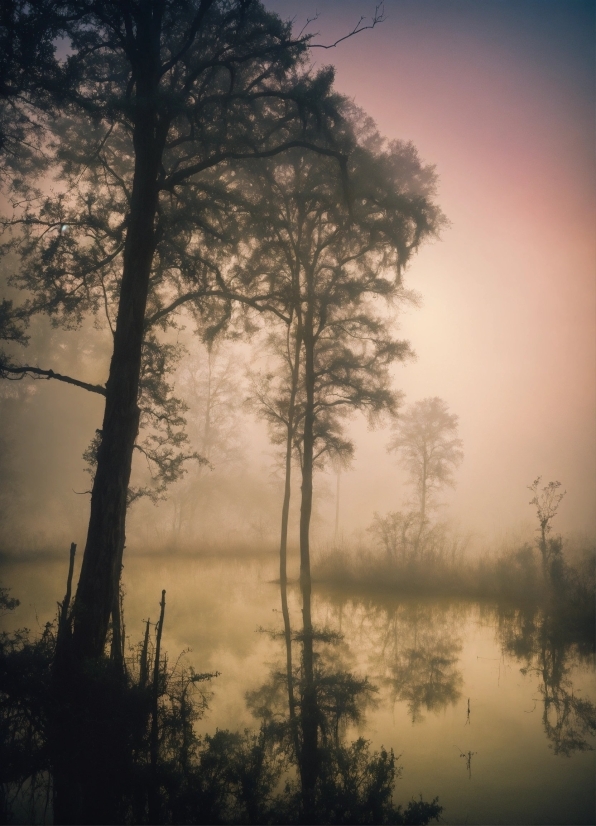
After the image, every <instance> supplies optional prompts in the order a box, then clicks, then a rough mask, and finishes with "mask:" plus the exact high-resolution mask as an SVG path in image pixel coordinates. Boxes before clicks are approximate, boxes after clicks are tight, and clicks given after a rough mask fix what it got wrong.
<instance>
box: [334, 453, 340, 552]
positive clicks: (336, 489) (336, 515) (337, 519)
mask: <svg viewBox="0 0 596 826" xmlns="http://www.w3.org/2000/svg"><path fill="white" fill-rule="evenodd" d="M340 478H341V467H338V469H337V484H336V487H335V533H334V535H333V544H334V545H335V547H337V539H338V537H339V480H340Z"/></svg>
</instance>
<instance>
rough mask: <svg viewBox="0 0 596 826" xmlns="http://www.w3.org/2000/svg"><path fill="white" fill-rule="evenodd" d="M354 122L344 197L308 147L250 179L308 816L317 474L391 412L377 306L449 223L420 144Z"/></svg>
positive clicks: (391, 355) (396, 292)
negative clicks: (297, 610) (347, 430)
mask: <svg viewBox="0 0 596 826" xmlns="http://www.w3.org/2000/svg"><path fill="white" fill-rule="evenodd" d="M344 105H345V108H346V110H347V109H348V106H347V104H344ZM354 121H355V119H354V118H353V117H352V118H349V117H346V118H345V121H344V122H343V124H341V127H342V128H343V133H342V132H341V131H340V130H339V129H338V130H337V132H339V136H338V143H339V144H340V145H343V146H345V145H349V146H350V144H351V146H350V150H351V151H350V155H349V157H350V162H349V179H350V199H349V201H348V202H347V201H346V198H345V197H344V193H343V192H342V190H341V186H340V184H339V182H338V179H337V176H336V175H334V174H333V168H332V167H331V165H330V164H329V162H328V161H327V160H326V159H324V158H318V157H311V156H307V155H305V154H304V153H300V152H294V153H292V155H290V156H288V159H287V163H283V162H282V163H278V164H276V165H275V166H269V165H265V166H264V167H262V168H261V169H260V170H259V171H258V173H257V174H256V175H255V178H256V180H255V181H254V183H253V187H254V188H255V189H256V190H257V193H258V194H256V195H255V203H256V213H257V214H258V215H259V224H260V226H262V227H265V228H266V232H265V237H264V238H262V239H261V243H260V244H259V247H258V253H257V255H258V260H257V263H256V264H255V266H257V267H258V268H260V271H265V272H267V274H268V277H269V278H270V279H271V281H272V283H274V284H275V285H277V286H276V292H277V293H278V294H280V295H281V296H284V297H285V299H286V301H287V305H286V306H287V310H286V313H287V315H286V323H287V325H288V328H287V345H286V347H285V348H278V349H281V351H282V353H283V358H282V361H283V364H284V366H285V372H284V377H283V379H282V380H281V381H280V380H275V379H274V388H275V393H274V394H273V397H272V394H271V393H270V392H261V399H262V403H263V408H264V412H265V415H266V417H267V418H268V419H269V421H270V422H271V423H272V424H273V425H274V426H277V427H279V428H280V429H281V432H282V433H283V431H284V428H285V434H286V451H287V452H286V484H285V496H284V505H283V512H282V536H281V554H280V558H281V570H280V573H281V577H280V579H281V582H282V610H283V613H284V622H285V623H286V627H287V619H286V615H287V605H285V604H284V602H283V590H284V586H285V544H286V534H287V508H288V505H289V494H290V482H289V478H290V469H291V455H290V454H291V450H292V449H295V450H296V451H297V453H298V455H299V458H300V465H301V471H302V485H301V505H300V586H301V591H302V612H303V627H304V645H303V656H302V665H303V673H304V688H303V692H302V697H301V720H302V750H303V755H306V759H305V761H304V765H303V767H301V773H302V786H303V793H304V797H303V807H304V811H305V813H306V816H307V818H308V817H309V816H310V815H311V814H312V810H313V806H314V796H315V787H316V783H317V778H318V771H319V745H318V719H317V698H316V691H315V681H314V671H315V661H314V652H313V645H312V641H313V634H314V631H313V623H312V617H311V574H310V522H311V515H312V505H313V472H314V470H315V467H316V465H317V463H318V464H321V463H322V462H323V461H324V459H325V458H326V457H328V456H329V455H330V454H331V455H335V456H337V455H343V456H344V457H345V456H349V455H351V452H352V450H353V445H352V444H351V442H350V441H349V440H347V439H346V438H345V435H344V433H343V428H342V423H343V420H344V419H345V417H346V416H347V415H349V414H350V413H351V412H352V411H354V410H362V411H365V412H366V413H368V415H369V417H370V418H372V419H374V418H375V417H376V416H378V415H379V414H380V413H382V412H383V411H385V410H388V411H395V409H396V405H397V401H398V396H399V394H397V393H396V392H394V391H393V390H392V389H391V386H390V375H389V369H388V368H389V366H390V365H391V364H392V363H393V362H394V361H396V360H402V359H404V358H405V357H406V356H407V355H408V354H409V352H410V350H409V346H408V344H407V343H406V342H403V341H397V340H395V339H394V338H393V336H392V331H391V329H390V323H389V320H388V318H387V317H386V315H385V316H384V315H383V313H382V312H381V309H380V307H379V306H378V304H379V301H380V300H381V301H389V302H391V301H398V300H399V299H403V298H405V297H406V293H405V291H404V288H403V285H402V271H403V268H404V266H405V264H406V263H407V262H408V260H409V258H410V256H411V255H412V253H413V252H414V251H415V250H416V249H417V247H418V246H419V244H420V243H421V242H422V241H423V240H424V239H425V238H426V237H427V236H429V235H431V234H432V233H435V232H436V231H437V229H438V227H439V226H440V224H441V220H442V215H441V213H440V211H439V210H438V208H437V207H436V206H435V205H434V204H433V202H432V197H433V195H434V186H435V177H434V172H433V170H432V169H431V168H428V167H424V166H423V165H422V164H421V162H420V160H419V158H418V156H417V153H416V151H415V150H414V148H413V147H412V146H411V145H410V144H401V143H399V142H395V143H392V144H390V145H388V146H387V145H385V144H384V143H383V141H382V140H381V139H380V138H379V136H378V135H377V133H376V130H374V129H373V128H372V124H370V122H368V123H366V122H365V129H364V130H362V131H364V134H362V132H361V134H360V135H359V136H358V137H359V140H358V137H357V132H356V131H355V130H353V128H352V123H354ZM337 132H336V134H337ZM367 132H368V134H367ZM257 175H258V177H257ZM286 635H287V634H286Z"/></svg>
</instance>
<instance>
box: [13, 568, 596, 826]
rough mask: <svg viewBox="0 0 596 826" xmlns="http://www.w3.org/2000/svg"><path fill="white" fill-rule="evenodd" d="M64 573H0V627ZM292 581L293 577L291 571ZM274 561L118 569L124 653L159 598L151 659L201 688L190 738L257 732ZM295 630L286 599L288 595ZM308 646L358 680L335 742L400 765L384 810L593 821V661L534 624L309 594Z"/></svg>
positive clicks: (275, 612) (466, 819)
mask: <svg viewBox="0 0 596 826" xmlns="http://www.w3.org/2000/svg"><path fill="white" fill-rule="evenodd" d="M65 569H66V561H65V562H63V563H58V562H45V561H44V562H40V561H29V562H21V563H18V564H17V563H11V564H6V563H5V564H4V565H3V567H2V569H0V581H1V582H2V583H3V584H5V585H8V586H11V588H12V595H13V596H16V597H18V598H19V599H20V600H21V605H20V606H19V608H18V609H17V610H16V611H15V612H14V613H13V614H11V615H10V616H6V617H4V625H5V626H7V625H9V626H10V627H23V626H26V627H29V628H31V629H32V630H35V629H41V628H42V627H43V624H44V623H45V622H46V621H47V620H49V619H52V617H53V614H54V612H55V605H56V600H57V599H61V597H62V595H63V591H64V581H65V573H66V570H65ZM294 573H295V571H294ZM276 576H277V560H276V558H275V557H274V556H272V555H263V556H259V557H251V558H247V557H242V558H237V557H236V558H233V557H228V558H226V557H223V558H222V557H190V556H183V557H182V556H151V557H147V556H145V557H143V556H129V558H128V560H127V562H126V567H125V572H124V587H125V592H126V601H125V621H126V634H127V636H128V637H129V638H130V640H131V642H137V641H138V640H139V639H140V638H141V636H142V633H143V620H146V619H148V618H151V619H152V620H156V619H157V617H158V613H159V605H158V603H159V600H160V597H161V590H162V588H165V589H166V592H167V595H166V603H167V605H166V618H165V628H164V636H163V643H162V645H163V647H164V648H165V650H167V651H168V654H169V657H170V661H172V660H173V659H174V658H175V657H177V656H178V655H179V654H181V652H187V653H185V654H184V656H185V658H186V660H187V662H188V663H189V664H192V665H193V666H194V667H195V668H196V669H197V670H198V671H202V672H206V671H209V672H215V671H217V672H219V676H218V677H217V678H216V679H214V680H212V681H211V683H210V684H209V688H208V692H209V710H208V711H207V713H206V715H205V716H204V718H203V719H202V720H201V721H200V723H199V728H200V731H201V732H214V731H215V730H216V728H220V729H222V728H229V729H236V730H243V729H246V728H257V727H258V725H259V720H258V719H256V718H255V716H254V714H253V712H252V711H251V708H254V707H255V706H256V705H258V702H257V700H256V699H255V698H257V699H258V698H262V697H263V696H264V695H266V694H267V687H268V686H271V685H272V680H273V682H274V675H275V674H280V673H282V672H283V669H284V663H285V650H284V643H283V638H282V637H281V636H280V635H279V633H276V632H279V631H280V630H281V629H282V627H283V623H282V616H281V606H280V593H279V586H278V585H277V584H276V582H275V579H276ZM288 599H289V607H290V616H291V621H292V626H293V628H296V629H298V630H299V627H300V623H301V611H300V599H299V591H298V588H297V586H295V585H294V586H291V587H290V590H289V594H288ZM312 613H313V623H314V625H315V627H316V628H317V629H321V630H326V631H330V632H338V634H337V635H335V637H334V641H333V642H332V643H327V644H324V645H323V644H322V645H321V646H320V651H321V654H320V656H321V658H323V659H326V662H327V665H328V667H329V668H330V669H334V670H335V672H336V673H337V672H339V671H341V672H342V673H343V672H345V673H351V674H352V675H355V676H357V677H362V678H363V677H368V680H369V681H370V683H371V684H372V685H373V686H374V687H375V689H376V690H375V691H368V692H366V696H367V702H366V704H365V705H366V708H365V709H364V713H363V716H362V719H361V720H360V722H359V723H358V725H354V724H352V725H351V726H349V727H348V729H347V730H346V731H345V732H344V736H345V737H346V739H347V740H355V739H356V738H357V737H360V736H363V737H365V738H366V739H367V740H369V741H370V742H371V747H372V748H374V749H379V748H380V747H381V746H384V747H385V748H387V749H393V750H394V752H395V754H396V755H399V760H398V763H399V764H400V766H401V767H402V771H401V775H400V779H399V780H398V782H397V787H396V799H397V801H398V802H402V803H406V802H407V801H408V800H409V799H411V798H412V797H418V796H419V795H420V794H422V796H423V797H424V798H425V799H426V800H431V799H432V798H433V797H435V796H437V795H438V796H439V802H440V803H441V804H442V805H443V806H444V811H443V815H442V821H443V822H445V823H451V824H464V823H470V824H474V823H476V824H493V823H494V824H497V823H518V824H519V823H523V824H531V823H536V824H551V823H552V824H557V823H594V822H595V792H596V770H595V769H596V763H595V755H596V752H595V751H593V750H592V749H593V748H594V746H596V741H595V738H594V736H593V734H592V733H591V732H593V731H594V719H595V708H594V702H595V701H596V679H595V668H594V659H593V656H590V655H589V654H588V653H582V652H581V651H580V650H578V649H577V647H575V646H572V645H566V646H565V645H557V644H556V643H555V642H554V641H553V640H554V639H555V638H556V634H555V635H554V637H553V635H552V634H548V633H545V632H544V629H545V619H544V618H541V617H536V616H531V615H524V614H523V612H519V611H516V610H515V609H513V608H508V609H507V608H503V607H500V608H499V607H498V606H495V605H487V604H480V603H474V602H465V603H464V602H454V601H446V600H428V599H425V600H422V599H414V598H410V599H397V598H391V597H389V596H387V595H371V594H370V593H369V594H368V595H366V596H362V595H356V594H354V593H350V594H348V593H345V592H342V591H340V590H334V589H330V588H322V587H317V586H316V585H315V587H314V592H313V601H312Z"/></svg>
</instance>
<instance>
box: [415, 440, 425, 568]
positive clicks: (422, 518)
mask: <svg viewBox="0 0 596 826" xmlns="http://www.w3.org/2000/svg"><path fill="white" fill-rule="evenodd" d="M426 468H427V462H426V454H425V456H424V463H423V466H422V479H421V482H422V485H421V490H420V526H419V528H418V534H417V536H416V542H415V543H414V554H415V556H416V557H417V556H418V551H419V549H420V540H421V539H422V532H423V530H424V523H425V522H426V485H427V470H426Z"/></svg>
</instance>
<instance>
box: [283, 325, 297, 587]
mask: <svg viewBox="0 0 596 826" xmlns="http://www.w3.org/2000/svg"><path fill="white" fill-rule="evenodd" d="M289 335H290V329H289V327H288V336H289ZM301 348H302V328H301V324H300V321H299V320H298V323H297V324H296V339H295V342H294V360H293V363H292V365H291V366H292V378H291V382H292V384H291V388H290V400H289V404H288V435H287V439H286V468H285V484H284V499H283V505H282V509H281V537H280V542H279V581H280V583H281V586H282V593H283V591H284V590H285V587H286V583H287V577H288V571H287V557H288V520H289V515H290V497H291V492H292V491H291V476H292V450H293V445H294V427H295V422H294V417H295V413H296V394H297V392H298V379H299V375H300V351H301ZM289 355H290V352H289V342H288V356H289Z"/></svg>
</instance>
